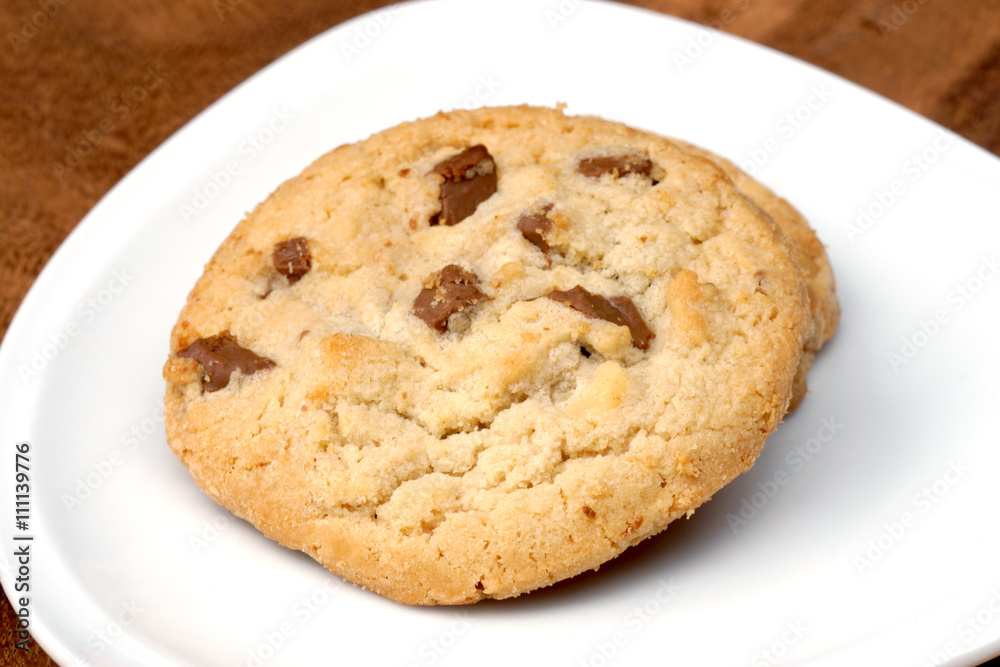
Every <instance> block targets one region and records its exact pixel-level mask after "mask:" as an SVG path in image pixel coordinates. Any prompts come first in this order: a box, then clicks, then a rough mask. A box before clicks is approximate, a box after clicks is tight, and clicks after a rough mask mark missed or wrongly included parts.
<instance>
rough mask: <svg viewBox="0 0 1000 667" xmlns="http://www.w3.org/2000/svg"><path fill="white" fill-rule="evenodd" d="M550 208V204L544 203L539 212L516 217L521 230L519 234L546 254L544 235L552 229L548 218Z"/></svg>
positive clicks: (547, 245)
mask: <svg viewBox="0 0 1000 667" xmlns="http://www.w3.org/2000/svg"><path fill="white" fill-rule="evenodd" d="M551 210H552V204H546V205H545V206H543V207H542V210H541V212H539V213H533V214H531V215H528V214H524V215H522V216H521V217H519V218H518V219H517V228H518V229H520V230H521V235H522V236H524V238H526V239H527V240H528V242H529V243H531V244H532V245H533V246H535V247H536V248H538V249H539V250H541V251H542V252H543V253H545V254H546V255H547V254H549V244H548V241H546V240H545V235H546V234H548V233H549V230H550V229H552V221H551V220H549V218H548V212H549V211H551Z"/></svg>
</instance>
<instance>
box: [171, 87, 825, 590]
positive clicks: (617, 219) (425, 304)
mask: <svg viewBox="0 0 1000 667" xmlns="http://www.w3.org/2000/svg"><path fill="white" fill-rule="evenodd" d="M814 328H815V327H814V315H813V313H812V312H811V310H810V301H809V295H808V288H807V284H806V280H805V278H804V277H803V275H802V271H801V269H800V266H799V258H798V257H797V254H796V251H795V249H794V248H793V247H792V245H791V244H790V243H789V242H788V240H787V239H786V237H785V235H784V234H783V233H782V231H781V229H780V228H779V227H778V225H777V224H776V223H775V222H774V221H773V220H772V219H771V217H770V216H769V215H767V214H766V213H764V212H763V211H762V210H761V208H759V207H758V206H757V205H755V204H754V203H753V202H752V201H750V199H748V198H747V197H746V196H745V195H744V194H743V193H742V192H741V191H740V189H738V188H737V187H736V186H734V185H733V183H732V181H731V180H730V178H729V177H728V176H726V174H725V172H724V171H723V169H722V168H720V167H719V166H718V165H717V164H716V163H715V162H713V161H712V160H709V159H706V158H704V157H701V156H697V155H694V154H692V152H691V151H690V150H689V149H685V148H683V147H681V146H679V145H678V144H677V143H675V142H673V141H670V140H668V139H664V138H662V137H659V136H656V135H653V134H651V133H648V132H643V131H639V130H635V129H631V128H628V127H626V126H624V125H621V124H618V123H614V122H610V121H606V120H602V119H599V118H593V117H574V116H568V115H565V114H564V113H563V112H562V111H561V110H560V109H545V108H534V107H509V108H486V109H479V110H474V111H456V112H450V113H440V114H438V115H436V116H433V117H431V118H426V119H422V120H418V121H415V122H409V123H404V124H402V125H399V126H397V127H394V128H391V129H389V130H386V131H383V132H381V133H379V134H376V135H374V136H372V137H370V138H369V139H366V140H364V141H361V142H359V143H356V144H351V145H345V146H341V147H339V148H337V149H335V150H333V151H332V152H330V153H328V154H327V155H325V156H323V157H321V158H320V159H318V160H317V161H316V162H315V163H313V164H312V165H311V166H309V167H308V168H307V169H306V170H305V171H304V172H303V173H302V174H301V175H299V176H298V177H296V178H293V179H291V180H290V181H288V182H286V183H284V184H283V185H281V186H280V187H279V188H278V189H277V190H276V191H275V192H274V193H273V194H272V195H271V196H270V197H269V198H268V199H267V200H266V201H264V202H263V203H262V204H260V205H259V206H257V208H256V209H255V210H254V211H253V212H251V213H250V214H249V215H248V216H247V217H246V218H245V219H244V220H243V221H242V222H240V223H239V225H238V226H237V227H236V228H235V229H234V231H233V232H232V234H231V235H230V236H229V238H228V239H226V241H225V242H224V243H223V244H222V245H221V247H220V248H219V249H218V250H217V251H216V253H215V255H214V256H213V257H212V259H211V261H210V262H209V263H208V265H207V266H206V268H205V272H204V274H203V275H202V277H201V278H200V279H199V280H198V282H197V283H196V285H195V286H194V289H193V290H192V292H191V293H190V295H189V298H188V301H187V304H186V305H185V306H184V308H183V310H182V312H181V314H180V316H179V318H178V322H177V324H176V325H175V327H174V329H173V332H172V335H171V353H170V355H169V357H168V359H167V362H166V364H165V366H164V371H163V374H164V378H165V379H166V381H167V392H166V399H165V403H166V429H167V436H168V441H169V443H170V446H171V447H172V449H173V451H174V452H175V453H176V455H177V456H178V457H179V459H180V460H181V461H182V462H183V463H184V464H185V465H186V466H187V467H188V469H189V470H190V472H191V474H192V476H193V478H194V479H195V480H196V481H197V483H198V484H199V485H200V486H201V487H202V488H203V489H204V490H205V492H206V493H208V494H209V495H210V496H211V497H212V498H214V499H215V500H216V501H218V502H219V503H220V504H222V505H223V506H225V507H226V508H228V509H229V510H231V511H232V512H233V513H235V514H236V515H238V516H240V517H243V518H245V519H246V520H248V521H249V522H251V523H252V524H253V525H254V526H256V527H257V528H258V529H259V530H261V531H262V532H263V533H264V534H265V535H267V536H268V537H270V538H272V539H274V540H276V541H278V542H280V543H281V544H283V545H285V546H288V547H290V548H293V549H298V550H301V551H303V552H305V553H307V554H309V555H311V556H312V557H313V558H315V559H316V560H317V561H319V562H320V563H322V564H323V565H325V566H326V567H327V568H329V569H330V570H331V571H333V572H335V573H336V574H339V575H341V576H343V577H345V578H346V579H348V580H350V581H352V582H355V583H357V584H360V585H363V586H365V587H366V588H368V589H370V590H372V591H375V592H377V593H379V594H381V595H384V596H386V597H389V598H391V599H393V600H397V601H400V602H404V603H409V604H463V603H471V602H476V601H478V600H480V599H484V598H507V597H511V596H515V595H518V594H521V593H524V592H527V591H530V590H533V589H536V588H539V587H542V586H547V585H550V584H552V583H554V582H557V581H560V580H562V579H566V578H568V577H572V576H574V575H576V574H579V573H581V572H584V571H586V570H590V569H595V568H597V567H598V566H600V565H601V564H602V563H604V562H606V561H608V560H609V559H611V558H613V557H615V556H616V555H618V554H619V553H621V552H622V551H623V550H625V549H626V548H628V547H629V546H631V545H634V544H636V543H637V542H639V541H641V540H643V539H645V538H647V537H650V536H652V535H655V534H657V533H658V532H660V531H662V530H663V529H664V528H665V527H666V526H667V525H668V524H669V523H670V522H671V521H673V520H674V519H676V518H678V517H682V516H685V515H690V514H691V512H693V511H694V510H695V508H697V507H698V506H700V505H701V504H702V503H704V502H705V501H706V500H707V499H708V498H709V497H711V496H712V494H714V493H715V492H716V491H718V490H719V488H721V487H722V486H723V485H724V484H726V483H727V482H729V481H731V480H732V479H733V478H734V477H736V476H737V475H739V474H740V473H742V472H743V471H745V470H747V469H748V468H749V467H750V466H751V465H752V464H753V462H754V460H755V459H756V457H757V455H758V454H759V452H760V450H761V448H762V446H763V444H764V441H765V438H766V437H767V436H768V435H769V434H770V433H771V432H772V431H773V430H774V429H775V428H776V427H777V425H778V423H779V422H780V421H781V419H782V417H783V415H785V413H786V411H787V409H788V407H789V404H790V401H791V399H792V395H793V385H794V381H795V376H796V369H797V368H798V367H799V364H800V359H801V358H802V352H803V350H804V349H805V347H806V345H807V339H808V338H809V337H810V336H811V335H813V329H814Z"/></svg>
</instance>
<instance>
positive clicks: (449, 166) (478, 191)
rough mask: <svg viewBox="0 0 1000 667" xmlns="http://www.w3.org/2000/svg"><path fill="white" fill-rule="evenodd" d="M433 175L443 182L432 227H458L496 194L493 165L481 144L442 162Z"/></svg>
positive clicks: (494, 166) (491, 158) (435, 168)
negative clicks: (441, 178)
mask: <svg viewBox="0 0 1000 667" xmlns="http://www.w3.org/2000/svg"><path fill="white" fill-rule="evenodd" d="M433 173H435V174H438V175H440V176H442V177H443V178H444V183H442V184H441V211H440V213H437V214H435V215H434V216H433V217H432V218H431V224H432V225H438V224H441V225H457V224H458V223H460V222H461V221H462V220H465V219H466V218H467V217H469V216H470V215H472V214H473V213H474V212H475V211H476V207H477V206H479V205H480V204H481V203H482V202H484V201H486V200H487V199H489V198H490V196H491V195H492V194H493V193H494V192H496V191H497V166H496V162H494V161H493V156H492V155H490V152H489V151H488V150H486V146H484V145H482V144H476V145H475V146H472V147H470V148H466V149H465V150H464V151H462V152H461V153H459V154H458V155H453V156H452V157H450V158H448V159H447V160H442V161H441V162H439V163H438V164H437V165H436V166H435V167H434V169H433Z"/></svg>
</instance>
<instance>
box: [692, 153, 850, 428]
mask: <svg viewBox="0 0 1000 667" xmlns="http://www.w3.org/2000/svg"><path fill="white" fill-rule="evenodd" d="M674 141H675V142H676V143H677V144H678V145H680V146H681V147H683V148H684V149H685V150H687V151H688V152H690V153H692V154H694V155H697V156H699V157H703V158H707V159H709V160H711V161H713V162H715V163H716V164H717V165H719V167H721V168H722V170H723V171H724V172H726V175H727V176H729V178H730V179H732V181H733V183H734V184H735V185H736V187H738V188H739V189H740V190H741V191H742V192H743V194H745V195H746V196H747V197H749V198H750V199H751V200H753V202H754V203H755V204H757V205H758V206H760V207H761V209H763V210H764V212H765V213H767V214H768V215H770V216H771V219H773V220H774V221H775V222H776V223H777V224H778V227H780V228H781V231H782V232H783V233H784V234H785V236H786V237H787V238H788V240H789V242H791V244H792V249H793V250H794V251H795V258H796V260H797V261H798V264H799V268H800V270H801V271H802V276H803V277H804V278H805V280H806V288H807V289H808V291H809V310H810V312H811V313H812V318H813V327H812V332H811V333H810V334H809V335H808V336H807V337H806V342H805V348H804V350H803V353H802V358H801V359H799V368H798V371H797V372H796V375H795V387H794V389H793V392H792V403H791V406H790V407H789V409H795V407H796V406H798V404H799V403H800V402H801V401H802V399H803V398H805V395H806V389H807V387H806V374H807V373H808V372H809V368H810V367H811V366H812V362H813V359H814V358H815V356H816V353H817V352H818V351H819V350H820V348H822V347H823V345H824V344H826V343H827V341H829V340H830V339H831V338H832V337H833V334H834V333H835V332H836V331H837V327H838V325H839V324H840V302H839V300H838V299H837V287H836V281H835V280H834V277H833V267H832V266H831V265H830V258H829V257H827V254H826V249H825V248H824V247H823V243H822V242H821V241H820V240H819V237H818V236H816V232H815V231H814V230H813V228H812V227H810V226H809V223H808V221H806V219H805V217H803V215H802V214H801V213H800V212H799V211H798V210H797V209H796V208H795V207H794V206H792V205H791V204H790V203H788V201H787V200H785V199H783V198H781V197H779V196H778V195H776V194H775V193H774V192H773V191H771V190H770V189H769V188H768V187H767V186H766V185H764V184H763V183H761V182H760V181H758V180H756V179H754V178H753V177H752V176H750V175H749V174H747V173H746V172H745V171H743V170H742V169H740V168H739V167H737V166H736V165H735V164H733V163H732V162H730V161H729V160H727V159H726V158H724V157H721V156H719V155H716V154H715V153H712V152H710V151H708V150H705V149H704V148H701V147H700V146H695V145H693V144H690V143H687V142H685V141H680V140H677V139H674Z"/></svg>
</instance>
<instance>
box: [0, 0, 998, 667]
mask: <svg viewBox="0 0 1000 667" xmlns="http://www.w3.org/2000/svg"><path fill="white" fill-rule="evenodd" d="M498 1H499V0H498ZM564 1H567V0H564ZM569 1H571V0H569ZM384 4H387V3H386V2H383V1H381V0H338V1H336V2H334V1H329V0H328V1H324V0H299V1H296V2H285V1H283V0H130V1H129V2H110V1H107V0H3V2H2V4H0V34H2V35H3V37H4V39H3V43H2V44H0V337H2V336H3V334H4V333H5V332H6V330H7V327H8V325H9V324H10V320H11V318H12V317H13V315H14V311H15V310H16V309H17V307H18V305H19V303H20V302H21V300H22V299H23V297H24V294H25V292H26V291H27V289H28V287H29V286H30V285H31V282H32V281H33V280H34V278H35V276H37V275H38V272H39V271H40V270H41V269H42V267H43V266H44V265H45V263H46V261H47V260H48V258H49V257H50V256H51V254H52V252H53V251H54V250H55V249H56V247H57V246H58V245H59V243H60V242H61V241H62V240H63V239H64V238H65V236H66V235H67V234H68V233H69V232H70V231H71V230H72V229H73V227H74V226H75V225H76V224H77V223H78V222H79V221H80V219H81V218H82V217H83V216H84V215H85V214H86V213H87V211H88V210H89V209H90V208H91V207H93V206H94V204H96V203H97V201H98V200H99V199H100V198H101V196H102V195H104V193H106V192H107V191H108V189H110V188H111V186H113V185H114V184H115V183H116V182H117V181H118V180H119V179H121V178H122V177H123V176H124V175H125V174H126V173H127V172H128V171H129V170H130V169H132V168H133V167H134V166H135V165H136V164H137V163H138V162H139V161H140V160H141V159H142V158H143V157H145V156H146V155H147V154H148V153H149V152H150V151H151V150H152V149H153V148H155V147H156V146H157V145H159V144H160V143H161V142H162V141H164V140H165V139H166V138H167V137H169V136H170V135H171V134H172V133H173V132H174V131H175V130H177V129H178V128H179V127H181V126H182V125H183V124H184V123H186V122H187V121H188V120H190V119H191V118H192V117H194V116H195V115H196V114H197V113H198V112H200V111H201V110H202V109H204V108H205V107H207V106H208V105H210V104H211V103H212V102H214V101H215V100H216V99H217V98H218V97H220V96H221V95H222V94H223V93H225V92H226V91H228V90H230V89H231V88H233V87H234V86H235V85H236V84H238V83H239V82H241V81H243V80H244V79H246V78H247V77H248V76H250V75H251V74H253V73H254V72H255V71H257V70H258V69H260V68H261V67H262V66H264V65H266V64H267V63H269V62H271V61H272V60H274V59H275V58H277V57H279V56H281V55H282V54H283V53H285V52H286V51H288V50H289V49H291V48H293V47H294V46H296V45H298V44H300V43H302V42H303V41H305V40H306V39H308V38H310V37H312V36H314V35H316V34H318V33H319V32H322V31H323V30H325V29H327V28H329V27H331V26H333V25H336V24H337V23H340V22H342V21H344V20H346V19H348V18H350V17H352V16H356V15H358V14H361V13H363V12H365V11H368V10H370V9H374V8H376V7H379V6H381V5H384ZM631 4H635V5H640V6H645V7H649V8H651V9H655V10H658V11H662V12H665V13H667V14H672V15H674V16H679V17H682V18H686V19H690V20H693V21H698V22H703V23H706V24H710V25H715V26H717V27H722V28H723V29H725V30H726V31H728V32H730V33H733V34H736V35H740V36H743V37H746V38H748V39H751V40H754V41H756V42H759V43H761V44H766V45H768V46H771V47H774V48H776V49H779V50H781V51H784V52H786V53H789V54H791V55H793V56H796V57H798V58H801V59H803V60H806V61H809V62H811V63H813V64H816V65H818V66H820V67H823V68H825V69H827V70H830V71H832V72H835V73H837V74H840V75H842V76H844V77H846V78H848V79H851V80H852V81H855V82H857V83H859V84H861V85H862V86H865V87H867V88H870V89H872V90H874V91H876V92H878V93H881V94H882V95H885V96H886V97H889V98H890V99H892V100H895V101H896V102H899V103H900V104H903V105H905V106H907V107H909V108H911V109H913V110H914V111H917V112H918V113H921V114H923V115H924V116H927V117H928V118H930V119H932V120H934V121H937V122H939V123H941V124H943V125H945V126H947V127H949V128H951V129H953V130H955V131H956V132H958V133H959V134H962V135H964V136H965V137H966V138H968V139H970V140H971V141H973V142H975V143H977V144H979V145H981V146H983V147H984V148H986V149H988V150H990V151H993V152H994V153H998V154H1000V0H905V1H904V0H897V1H896V2H881V1H876V0H827V1H825V2H816V1H814V0H813V1H810V0H632V2H631ZM558 5H559V0H540V2H539V8H540V10H544V9H545V8H546V7H548V6H551V7H552V8H555V7H557V6H558ZM32 23H34V24H35V25H32ZM137 85H138V86H146V87H147V88H148V90H147V91H146V94H145V95H140V94H134V92H133V93H130V91H134V90H135V88H134V87H135V86H137ZM81 141H83V142H88V141H89V143H90V146H91V147H90V150H89V151H88V154H87V155H83V156H79V157H74V156H73V155H71V154H70V153H69V152H70V151H72V150H73V149H74V146H78V145H80V142H81ZM60 164H61V165H62V168H60V167H59V166H58V165H60ZM5 446H6V445H5ZM4 502H7V501H6V500H5V501H4ZM0 607H2V609H0V628H2V633H0V664H2V665H36V664H42V665H44V664H52V663H51V661H50V660H49V659H48V658H47V657H46V656H45V655H44V653H42V652H41V650H40V649H39V648H38V647H37V646H35V645H34V643H32V650H31V651H30V652H29V653H28V654H27V655H25V654H23V653H22V652H20V651H16V650H14V638H13V634H12V631H13V625H14V620H13V616H12V611H11V609H10V606H9V604H8V603H7V600H6V598H5V597H4V598H3V600H2V601H0Z"/></svg>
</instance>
